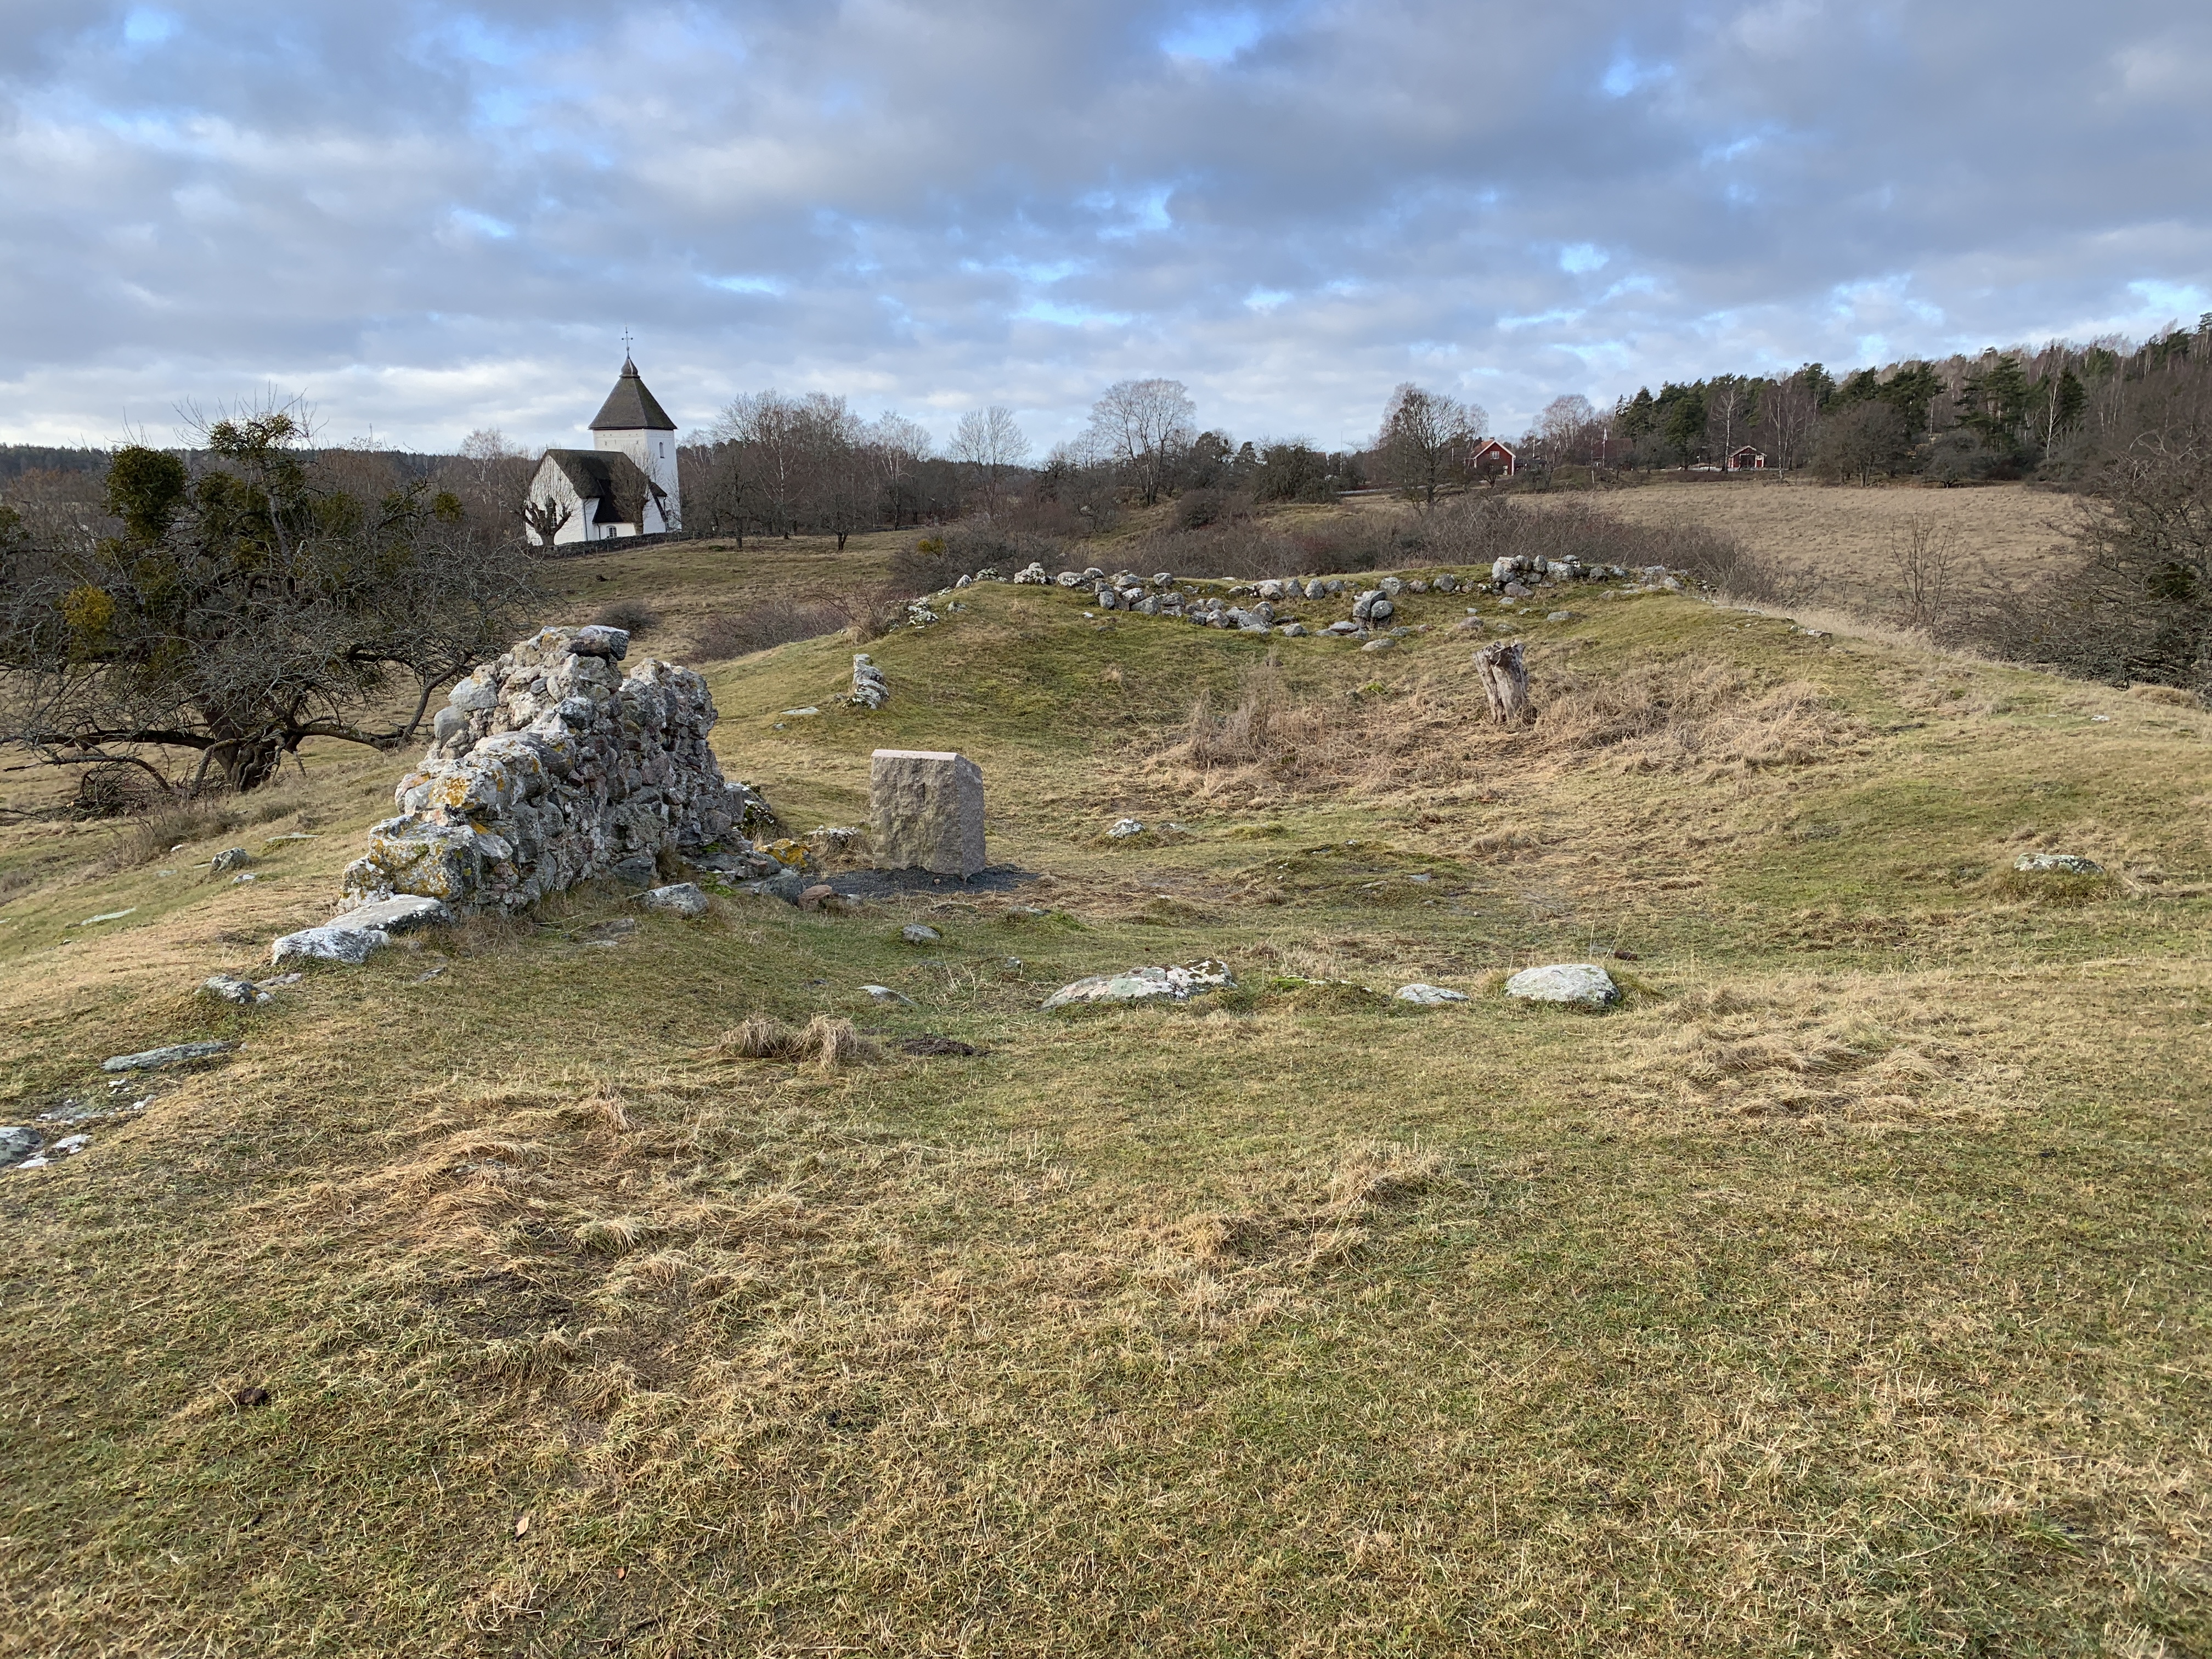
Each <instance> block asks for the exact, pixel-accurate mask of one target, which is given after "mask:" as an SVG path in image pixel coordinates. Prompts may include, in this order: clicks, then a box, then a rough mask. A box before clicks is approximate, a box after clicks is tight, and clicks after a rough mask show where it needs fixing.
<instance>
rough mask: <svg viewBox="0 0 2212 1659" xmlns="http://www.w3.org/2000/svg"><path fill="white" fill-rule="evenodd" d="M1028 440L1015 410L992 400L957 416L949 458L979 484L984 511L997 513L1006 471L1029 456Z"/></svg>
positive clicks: (1014, 467) (992, 516) (1011, 469)
mask: <svg viewBox="0 0 2212 1659" xmlns="http://www.w3.org/2000/svg"><path fill="white" fill-rule="evenodd" d="M1029 456H1030V441H1029V439H1028V438H1027V437H1026V436H1024V434H1023V432H1022V429H1021V428H1020V427H1019V426H1018V425H1016V424H1015V422H1014V411H1013V410H1011V409H1008V408H1006V407H1005V406H1004V405H1002V404H992V405H991V407H990V408H988V409H971V410H969V411H968V412H967V413H966V414H965V415H963V416H961V417H960V425H959V428H958V429H957V430H956V431H955V432H954V433H953V435H952V459H955V460H957V461H958V462H959V463H960V464H961V465H963V466H964V467H966V468H967V469H968V471H969V473H970V474H971V475H972V476H973V477H974V478H975V483H977V484H978V485H980V486H981V490H982V495H983V515H984V516H985V517H986V518H992V519H995V518H996V517H998V515H999V507H1000V496H1001V495H1002V494H1003V493H1004V490H1005V487H1006V475H1007V474H1008V473H1010V472H1012V471H1015V470H1016V469H1017V468H1018V467H1019V466H1021V465H1022V464H1023V463H1024V462H1025V461H1027V460H1028V459H1029Z"/></svg>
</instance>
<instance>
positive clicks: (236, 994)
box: [200, 974, 267, 1008]
mask: <svg viewBox="0 0 2212 1659" xmlns="http://www.w3.org/2000/svg"><path fill="white" fill-rule="evenodd" d="M200 989H201V990H203V991H204V992H205V993H206V994H208V995H210V996H211V997H213V998H215V999H216V1000H217V1001H219V1002H234V1003H236V1004H237V1005H238V1006H240V1007H241V1008H251V1007H252V1006H253V1005H254V1004H255V1003H257V1002H258V1001H260V1000H261V999H262V998H263V997H264V995H266V994H267V993H265V992H264V991H263V990H262V989H261V988H260V987H258V986H257V985H256V984H254V982H253V981H252V980H250V979H240V977H239V976H238V975H235V974H210V975H208V976H207V978H205V979H204V980H203V981H200Z"/></svg>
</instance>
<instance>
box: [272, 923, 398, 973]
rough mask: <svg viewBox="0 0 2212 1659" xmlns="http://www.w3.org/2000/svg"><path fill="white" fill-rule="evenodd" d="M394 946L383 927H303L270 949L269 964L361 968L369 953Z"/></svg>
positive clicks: (339, 925) (285, 936) (331, 925)
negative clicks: (328, 964) (387, 946)
mask: <svg viewBox="0 0 2212 1659" xmlns="http://www.w3.org/2000/svg"><path fill="white" fill-rule="evenodd" d="M391 943H392V935H391V934H389V933H386V932H385V931H384V929H382V928H381V927H356V926H353V925H351V924H349V923H345V922H332V923H331V924H330V925H329V926H327V927H302V928H301V929H300V931H299V932H298V933H286V934H285V935H283V937H282V938H281V939H277V940H276V943H275V944H273V945H270V947H269V960H270V962H271V963H274V964H275V965H276V966H277V967H280V968H281V967H282V966H283V965H284V963H288V962H335V963H340V964H342V965H343V966H345V967H348V968H358V967H360V966H361V964H362V963H364V962H367V961H368V958H369V953H370V952H371V951H380V950H382V949H383V948H384V947H385V946H386V945H389V944H391Z"/></svg>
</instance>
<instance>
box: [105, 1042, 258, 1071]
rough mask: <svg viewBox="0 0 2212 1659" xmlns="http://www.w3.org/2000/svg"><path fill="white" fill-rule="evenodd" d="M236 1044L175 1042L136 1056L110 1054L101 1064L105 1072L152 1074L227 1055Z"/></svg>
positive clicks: (147, 1050) (143, 1051)
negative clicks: (168, 1068)
mask: <svg viewBox="0 0 2212 1659" xmlns="http://www.w3.org/2000/svg"><path fill="white" fill-rule="evenodd" d="M237 1046H238V1045H237V1044H236V1043H234V1042H173V1043H171V1044H170V1045H169V1046H168V1047H167V1048H146V1049H142V1050H141V1051H139V1052H138V1053H137V1054H110V1055H109V1056H108V1057H107V1058H106V1060H101V1061H100V1070H101V1071H103V1072H151V1071H156V1070H158V1069H159V1068H161V1066H182V1065H185V1064H187V1063H188V1062H190V1061H192V1060H213V1059H214V1058H215V1057H216V1055H217V1054H228V1053H229V1052H230V1051H231V1050H232V1049H233V1048H236V1047H237Z"/></svg>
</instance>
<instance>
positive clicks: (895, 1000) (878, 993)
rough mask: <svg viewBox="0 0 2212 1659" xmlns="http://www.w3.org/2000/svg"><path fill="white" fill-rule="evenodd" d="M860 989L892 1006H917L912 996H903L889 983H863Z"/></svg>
mask: <svg viewBox="0 0 2212 1659" xmlns="http://www.w3.org/2000/svg"><path fill="white" fill-rule="evenodd" d="M860 989H861V990H862V991H864V992H866V994H868V995H869V996H870V997H872V998H873V999H874V1000H876V1001H878V1002H880V1003H884V1004H885V1005H887V1006H894V1007H899V1006H903V1007H908V1008H911V1007H913V1006H915V1002H914V999H913V998H912V997H908V996H901V995H900V994H898V993H897V992H896V991H894V990H892V989H891V987H890V986H888V985H863V986H862V987H860Z"/></svg>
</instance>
